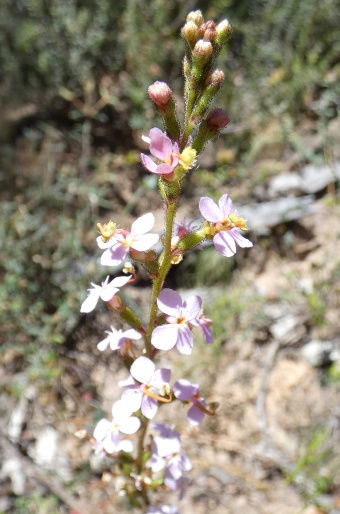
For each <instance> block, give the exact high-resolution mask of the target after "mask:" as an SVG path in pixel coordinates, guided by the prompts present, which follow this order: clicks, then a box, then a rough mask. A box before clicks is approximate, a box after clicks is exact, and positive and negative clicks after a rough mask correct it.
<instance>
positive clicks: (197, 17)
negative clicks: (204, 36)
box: [186, 11, 204, 26]
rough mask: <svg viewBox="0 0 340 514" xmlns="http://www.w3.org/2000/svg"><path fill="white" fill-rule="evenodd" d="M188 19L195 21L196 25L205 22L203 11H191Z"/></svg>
mask: <svg viewBox="0 0 340 514" xmlns="http://www.w3.org/2000/svg"><path fill="white" fill-rule="evenodd" d="M186 21H187V22H188V21H193V22H194V23H196V25H198V26H200V25H202V23H203V22H204V18H203V14H202V12H201V11H191V12H189V14H188V16H187V18H186Z"/></svg>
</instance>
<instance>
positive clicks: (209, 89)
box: [191, 70, 224, 125]
mask: <svg viewBox="0 0 340 514" xmlns="http://www.w3.org/2000/svg"><path fill="white" fill-rule="evenodd" d="M223 82H224V73H223V71H221V70H213V71H209V72H208V73H207V75H206V77H205V79H204V83H203V91H202V93H201V95H200V97H199V98H198V99H197V101H196V103H195V106H194V109H193V111H192V113H191V121H192V122H193V123H194V125H196V124H197V123H199V122H200V121H201V120H202V119H203V117H204V116H205V114H206V112H207V110H208V108H209V104H210V102H211V100H212V99H213V98H214V97H215V96H216V95H217V93H218V92H219V90H220V89H221V87H222V84H223Z"/></svg>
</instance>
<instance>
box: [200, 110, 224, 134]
mask: <svg viewBox="0 0 340 514" xmlns="http://www.w3.org/2000/svg"><path fill="white" fill-rule="evenodd" d="M206 122H207V129H208V130H210V131H215V130H221V129H223V128H225V127H226V126H227V125H228V124H229V123H230V118H229V116H228V114H227V113H226V111H224V110H223V109H213V110H212V111H210V112H209V114H208V116H207V118H206Z"/></svg>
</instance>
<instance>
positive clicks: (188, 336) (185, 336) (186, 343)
mask: <svg viewBox="0 0 340 514" xmlns="http://www.w3.org/2000/svg"><path fill="white" fill-rule="evenodd" d="M176 346H177V349H178V351H179V352H181V353H182V354H183V355H191V353H192V349H193V346H194V339H193V337H192V333H191V330H190V328H188V327H183V328H181V329H180V330H179V331H178V339H177V343H176Z"/></svg>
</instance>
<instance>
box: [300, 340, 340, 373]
mask: <svg viewBox="0 0 340 514" xmlns="http://www.w3.org/2000/svg"><path fill="white" fill-rule="evenodd" d="M334 350H335V345H334V343H333V342H332V341H318V340H313V341H310V342H309V343H307V344H305V346H304V347H303V348H302V349H301V353H302V355H303V357H304V358H305V359H306V360H307V361H308V362H309V363H310V364H311V365H312V366H313V367H314V368H319V367H320V366H326V365H328V364H331V363H332V362H333V361H334V360H336V359H335V358H334V357H335V356H336V355H335V354H334Z"/></svg>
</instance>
